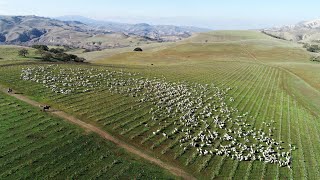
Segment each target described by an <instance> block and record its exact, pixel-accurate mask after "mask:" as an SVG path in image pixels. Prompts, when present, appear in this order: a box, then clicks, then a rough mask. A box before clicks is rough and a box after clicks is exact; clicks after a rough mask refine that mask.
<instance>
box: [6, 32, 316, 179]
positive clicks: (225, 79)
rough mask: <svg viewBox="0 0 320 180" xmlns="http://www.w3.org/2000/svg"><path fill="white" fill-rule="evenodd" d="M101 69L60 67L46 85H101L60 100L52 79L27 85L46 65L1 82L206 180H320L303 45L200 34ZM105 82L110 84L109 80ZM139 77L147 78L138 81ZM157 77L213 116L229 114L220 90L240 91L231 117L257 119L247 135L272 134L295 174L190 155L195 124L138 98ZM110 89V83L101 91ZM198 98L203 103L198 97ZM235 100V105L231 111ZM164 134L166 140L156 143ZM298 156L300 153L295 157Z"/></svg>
mask: <svg viewBox="0 0 320 180" xmlns="http://www.w3.org/2000/svg"><path fill="white" fill-rule="evenodd" d="M206 40H207V41H206ZM95 62H96V63H97V64H95V65H59V66H57V67H56V68H55V69H47V70H46V71H45V72H49V74H46V75H45V76H50V77H57V78H58V79H61V81H62V82H61V83H55V82H52V84H51V85H55V86H58V87H61V88H64V87H66V86H64V85H63V83H71V84H72V83H73V82H72V81H70V80H66V81H65V80H63V79H64V78H65V76H68V77H69V76H70V77H71V78H75V77H74V76H81V74H76V73H75V72H82V71H83V72H84V74H90V75H88V76H84V77H86V78H87V79H90V81H88V82H92V84H93V86H92V87H87V86H82V85H77V86H76V88H73V89H75V90H74V92H70V93H69V94H61V93H55V92H53V91H52V90H51V89H50V88H48V87H45V85H46V83H45V84H43V83H41V82H42V80H43V78H44V77H45V76H44V77H42V76H43V74H41V73H40V74H39V76H37V78H39V79H38V80H39V81H38V82H37V81H36V80H37V79H35V80H22V79H21V73H22V69H26V68H28V67H29V68H35V69H37V68H38V66H37V65H29V66H27V65H17V66H7V67H2V68H1V71H0V79H1V83H2V84H5V85H7V86H11V87H13V88H14V89H17V90H19V91H21V92H23V93H25V94H26V95H28V96H30V97H31V98H33V99H35V100H37V101H41V102H46V103H49V104H50V105H53V106H55V107H58V108H60V109H63V110H64V111H66V112H68V113H70V114H73V115H74V116H76V117H78V118H80V119H83V120H84V121H86V122H88V123H92V124H94V125H96V126H99V127H101V128H103V129H104V130H105V131H108V132H110V133H112V134H113V135H114V136H116V137H118V138H119V139H122V140H124V141H126V142H127V143H129V144H132V145H134V146H136V147H138V148H139V149H142V150H144V151H146V152H148V153H150V154H153V155H154V156H155V157H159V158H160V159H162V160H163V161H165V162H168V163H171V164H174V165H177V166H179V167H181V168H183V169H185V170H186V171H188V172H190V173H193V174H194V175H195V176H196V177H198V178H199V179H215V178H217V179H219V178H229V179H230V178H234V179H243V178H245V179H317V177H319V176H320V171H319V170H320V166H319V163H320V162H319V161H320V154H319V152H320V145H319V144H320V143H319V139H320V133H319V128H320V124H319V123H320V121H319V120H320V118H319V117H320V113H319V111H318V109H320V104H319V99H320V98H319V97H320V95H319V87H318V84H319V79H318V78H317V77H316V74H318V71H317V67H318V65H319V64H316V63H312V62H310V61H309V55H308V54H307V53H306V52H305V51H304V50H303V49H302V48H301V47H300V46H299V45H296V44H293V43H291V42H285V41H282V40H276V39H272V38H270V37H268V36H265V35H263V34H261V33H258V32H253V31H244V32H243V31H241V32H239V31H237V32H235V31H232V32H231V31H219V32H213V33H206V34H200V35H198V36H195V37H192V38H190V39H188V40H186V41H185V42H180V43H179V44H177V45H175V46H171V45H170V46H168V47H166V46H164V47H162V48H159V49H158V50H155V51H152V52H142V53H141V52H139V53H134V52H126V53H120V54H116V55H114V56H111V57H108V58H105V59H100V60H99V61H95ZM151 64H153V65H151ZM46 67H47V66H44V68H46ZM106 70H108V71H106ZM36 71H39V72H40V70H32V73H35V72H36ZM61 72H63V73H62V74H61ZM59 73H60V75H59ZM104 73H107V74H106V75H101V74H104ZM129 73H130V76H129V75H128V74H129ZM133 73H138V74H137V75H134V76H132V77H131V75H132V74H133ZM89 76H90V77H89ZM91 76H92V77H91ZM155 77H157V79H156V81H157V82H158V81H159V83H160V84H161V86H162V85H163V84H165V85H166V86H169V87H173V88H176V89H177V87H188V88H189V90H190V91H192V90H195V91H194V92H193V91H192V93H195V94H198V96H199V97H201V98H202V99H203V101H201V102H202V105H201V106H200V107H199V110H198V111H202V110H204V109H206V108H205V107H206V106H208V104H211V103H212V104H211V105H218V104H219V102H220V101H212V102H211V101H210V100H209V99H208V97H216V95H217V88H219V89H220V90H223V89H228V88H231V90H229V91H228V93H227V95H225V96H222V97H221V98H222V99H224V100H226V104H227V106H228V107H232V108H236V109H237V110H238V113H236V112H232V113H231V116H232V117H233V118H235V117H237V116H238V115H239V114H245V113H248V118H247V119H245V120H244V122H245V123H247V124H248V125H245V126H243V129H244V130H245V132H247V131H250V130H252V131H253V132H257V131H259V132H266V134H269V135H270V137H272V139H274V140H275V141H277V142H280V143H281V146H282V148H284V149H283V151H286V152H290V154H291V159H292V162H291V164H290V167H291V169H290V168H288V167H287V166H286V167H279V165H277V164H274V163H264V162H263V161H262V162H261V161H259V160H253V159H251V160H249V161H244V160H236V159H232V158H231V157H230V156H227V155H226V154H222V155H219V154H217V153H213V154H208V155H200V154H201V153H199V151H198V150H197V148H193V147H189V146H188V148H184V147H185V146H184V145H182V146H181V142H180V140H181V138H183V137H185V136H186V135H185V133H186V132H185V131H181V129H183V128H182V127H183V126H184V125H185V124H179V123H177V122H179V121H181V119H179V113H178V117H174V116H168V117H165V116H163V117H162V119H160V121H154V120H153V118H154V117H155V116H154V113H153V112H154V110H157V109H158V108H159V109H163V108H164V109H166V107H162V106H161V104H159V103H157V102H155V101H152V100H149V101H147V102H143V101H142V102H141V101H140V98H150V97H153V94H152V93H151V94H150V92H154V90H153V89H151V90H149V89H147V90H149V91H148V92H149V94H150V96H147V95H146V93H140V94H139V93H137V94H134V93H131V91H130V89H131V88H134V87H136V85H137V84H139V83H138V82H139V81H138V80H139V79H140V78H142V79H143V80H146V79H149V80H152V79H154V78H155ZM98 80H99V81H98ZM140 80H141V79H140ZM100 81H101V82H103V83H101V84H99V83H95V82H100ZM132 82H136V84H132ZM121 83H124V85H122V84H121ZM193 83H196V84H199V86H201V85H203V86H205V85H206V84H208V85H209V86H208V88H205V91H203V92H204V93H203V94H202V93H201V88H198V89H197V88H195V89H192V88H191V87H193V86H192V85H190V84H193ZM49 84H50V83H49ZM50 87H53V86H50ZM70 87H71V85H70ZM72 87H73V86H72ZM146 87H147V88H148V86H146ZM86 90H88V91H86ZM131 90H133V91H134V92H136V91H135V89H131ZM80 91H81V93H76V92H80ZM142 91H143V92H145V91H144V90H142ZM166 92H167V91H166ZM187 92H189V91H187ZM192 93H191V94H192ZM318 95H319V96H318ZM167 97H169V99H171V100H174V98H172V96H169V95H168V96H167V95H165V96H164V97H163V98H167ZM173 97H176V96H174V95H173ZM177 98H178V97H177ZM190 98H191V99H192V98H194V99H197V96H190ZM229 98H232V99H234V100H232V101H231V99H230V101H229ZM227 100H228V101H227ZM179 102H180V101H177V103H179ZM211 105H210V106H211ZM97 107H103V108H97ZM161 107H162V108H161ZM172 107H174V106H172ZM163 111H164V110H160V111H157V112H163ZM198 111H196V114H197V115H198V116H199V117H198V118H199V120H201V121H200V122H206V123H207V122H210V124H208V125H209V126H208V127H209V129H211V130H212V131H213V130H215V131H217V132H218V133H219V134H221V135H223V133H224V132H225V130H224V129H219V128H218V127H217V126H216V125H214V124H211V123H212V122H213V121H211V119H210V118H209V119H208V118H201V113H200V112H198ZM214 113H215V112H214ZM155 114H156V113H155ZM168 114H170V113H168ZM220 115H221V113H220ZM249 117H250V118H249ZM206 123H205V124H203V125H207V124H206ZM200 124H201V123H200ZM201 125H202V124H201ZM226 126H227V129H230V130H238V129H240V125H238V124H236V123H232V121H231V122H227V124H226ZM176 128H177V129H178V131H175V129H176ZM201 128H202V130H205V129H206V126H203V127H202V126H201V127H200V128H195V127H194V128H192V131H194V132H192V135H195V134H198V133H199V132H200V131H201ZM157 130H159V132H160V133H155V132H157ZM184 130H185V128H184ZM187 132H188V131H187ZM240 142H241V143H244V142H242V141H241V140H240ZM255 143H258V142H256V141H255V140H253V139H250V142H248V143H247V145H248V146H251V145H253V144H255ZM244 144H246V143H244ZM224 145H227V143H226V141H225V140H224V139H215V140H214V141H213V145H212V148H213V149H214V148H220V147H221V146H224ZM276 147H277V146H275V147H274V148H276ZM292 147H294V148H293V149H294V150H290V149H292ZM210 148H211V147H208V149H210ZM281 151H282V150H281ZM276 152H280V150H279V151H278V150H276Z"/></svg>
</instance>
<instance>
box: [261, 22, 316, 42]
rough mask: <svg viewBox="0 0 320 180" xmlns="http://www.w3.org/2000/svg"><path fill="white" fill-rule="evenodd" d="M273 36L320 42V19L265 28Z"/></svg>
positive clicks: (291, 39)
mask: <svg viewBox="0 0 320 180" xmlns="http://www.w3.org/2000/svg"><path fill="white" fill-rule="evenodd" d="M263 32H264V33H266V34H269V35H271V36H274V37H277V38H281V39H285V40H289V41H296V42H307V43H313V42H318V43H319V42H320V19H315V20H311V21H303V22H300V23H297V24H295V25H288V26H282V27H275V28H270V29H264V30H263Z"/></svg>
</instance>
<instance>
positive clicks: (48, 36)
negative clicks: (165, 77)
mask: <svg viewBox="0 0 320 180" xmlns="http://www.w3.org/2000/svg"><path fill="white" fill-rule="evenodd" d="M80 20H81V19H80ZM90 22H91V23H89V22H88V21H85V23H83V22H80V21H72V20H70V21H60V20H56V19H51V18H45V17H38V16H0V44H14V45H34V44H45V45H54V46H69V47H74V48H82V49H88V50H102V49H112V48H123V47H130V46H138V45H142V44H150V43H154V42H163V41H178V40H181V39H184V38H187V37H189V36H191V34H192V33H193V32H195V31H199V30H197V29H196V28H180V27H176V26H150V25H148V24H136V25H125V24H116V23H113V24H112V23H111V24H109V25H106V23H105V24H102V25H97V23H92V21H90ZM86 23H88V24H86Z"/></svg>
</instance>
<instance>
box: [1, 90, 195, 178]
mask: <svg viewBox="0 0 320 180" xmlns="http://www.w3.org/2000/svg"><path fill="white" fill-rule="evenodd" d="M0 89H1V91H3V92H5V93H7V91H6V89H4V87H2V86H1V85H0ZM7 94H8V95H10V96H13V97H15V98H17V99H19V100H21V101H24V102H26V103H28V104H30V105H32V106H36V107H39V106H40V105H42V104H40V103H39V102H36V101H33V100H31V99H29V98H28V97H26V96H23V95H21V94H15V93H14V92H13V93H7ZM48 113H51V114H54V115H56V116H58V117H60V118H62V119H64V120H66V121H68V122H71V123H73V124H76V125H78V126H80V127H81V128H83V129H84V130H86V131H91V132H94V133H97V134H98V135H100V136H101V137H102V138H104V139H106V140H108V141H111V142H113V143H115V144H116V145H118V146H119V147H121V148H124V149H126V150H127V151H128V152H130V153H133V154H135V155H137V156H140V157H142V158H144V159H146V160H148V161H150V162H152V163H154V164H156V165H158V166H160V167H162V168H164V169H166V170H168V171H169V172H171V173H172V174H174V175H176V176H179V177H182V178H183V179H196V178H194V177H193V176H192V175H190V174H188V173H186V172H185V171H184V170H182V169H180V168H177V167H174V166H172V165H169V164H167V163H165V162H163V161H161V160H159V159H156V158H154V157H152V156H149V155H147V154H145V153H143V152H142V151H140V150H138V149H137V148H135V147H133V146H131V145H129V144H127V143H125V142H123V141H121V140H119V139H117V138H115V137H113V136H112V135H110V134H109V133H107V132H105V131H103V130H101V129H100V128H98V127H96V126H93V125H91V124H88V123H85V122H83V121H81V120H80V119H77V118H75V117H74V116H71V115H69V114H67V113H65V112H63V111H60V110H55V109H51V110H50V112H48Z"/></svg>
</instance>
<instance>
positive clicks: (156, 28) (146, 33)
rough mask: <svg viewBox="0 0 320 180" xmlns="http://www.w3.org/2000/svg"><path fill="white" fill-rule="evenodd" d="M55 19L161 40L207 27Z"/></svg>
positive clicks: (200, 30)
mask: <svg viewBox="0 0 320 180" xmlns="http://www.w3.org/2000/svg"><path fill="white" fill-rule="evenodd" d="M57 19H59V20H63V21H79V22H83V23H85V24H88V25H91V26H93V27H96V28H98V29H101V30H108V31H112V32H122V33H125V34H135V35H139V36H142V37H148V38H151V39H157V40H161V41H177V40H181V39H184V38H186V37H189V36H191V35H192V34H193V33H198V32H206V31H209V29H204V28H197V27H185V26H173V25H150V24H146V23H140V24H125V23H115V22H108V21H101V20H100V21H99V20H93V19H89V18H86V17H82V16H62V17H58V18H57Z"/></svg>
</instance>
